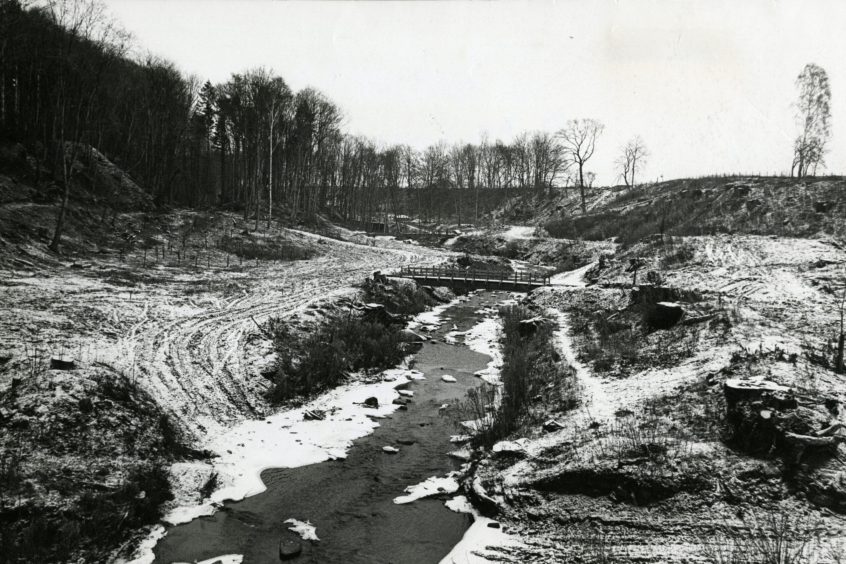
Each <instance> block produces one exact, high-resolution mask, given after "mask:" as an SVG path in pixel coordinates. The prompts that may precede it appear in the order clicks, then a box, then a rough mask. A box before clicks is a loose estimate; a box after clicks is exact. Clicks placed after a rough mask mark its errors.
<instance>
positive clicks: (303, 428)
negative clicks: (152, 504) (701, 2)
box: [164, 376, 410, 524]
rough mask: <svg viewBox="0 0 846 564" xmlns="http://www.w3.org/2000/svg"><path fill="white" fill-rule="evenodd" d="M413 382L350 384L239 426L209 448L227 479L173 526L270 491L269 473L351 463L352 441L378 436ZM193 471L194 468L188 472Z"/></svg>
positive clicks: (175, 513) (175, 517) (182, 511)
mask: <svg viewBox="0 0 846 564" xmlns="http://www.w3.org/2000/svg"><path fill="white" fill-rule="evenodd" d="M409 381H410V380H409V378H407V377H405V376H402V377H395V378H393V379H391V380H389V381H385V382H378V383H374V384H357V383H354V384H348V385H345V386H342V387H340V388H336V389H334V390H332V391H330V392H328V393H326V394H324V395H322V396H320V397H319V398H318V399H316V400H314V401H312V402H309V403H308V404H306V405H304V406H303V407H300V408H297V409H293V410H287V411H281V412H279V413H276V414H274V415H271V416H269V417H267V418H265V419H249V420H246V421H243V422H242V423H240V424H238V425H236V426H235V427H233V428H232V429H230V430H229V431H227V432H226V433H224V434H222V435H220V436H219V437H214V438H213V439H212V440H211V441H210V443H208V446H209V447H210V448H211V450H212V452H214V453H215V454H216V455H218V458H215V459H214V461H213V462H212V463H211V464H210V465H209V466H210V467H211V468H213V471H215V472H217V473H218V476H219V480H223V482H222V483H221V487H220V488H219V489H218V490H217V491H216V492H214V493H213V494H212V495H211V497H210V499H209V500H208V501H207V502H206V503H205V504H203V505H199V506H197V505H188V506H184V507H179V508H176V509H174V510H172V511H170V512H169V513H168V514H167V515H166V516H165V518H164V520H165V521H166V522H168V523H170V524H178V523H184V522H187V521H190V520H192V519H194V518H196V517H199V516H200V515H210V514H211V513H214V511H215V510H216V509H217V506H218V505H219V504H220V503H222V502H223V501H225V500H238V499H243V498H245V497H248V496H251V495H256V494H258V493H261V492H263V491H264V490H265V486H264V483H263V482H262V481H261V477H260V475H261V472H262V471H263V470H266V469H267V468H296V467H299V466H306V465H309V464H316V463H318V462H323V461H325V460H332V459H341V458H346V455H347V451H348V450H349V448H350V447H351V446H352V441H354V440H355V439H358V438H361V437H363V436H365V435H367V434H369V433H370V432H372V431H373V429H375V428H376V427H377V426H378V423H376V422H375V421H373V418H374V417H380V416H381V417H384V416H385V415H388V414H390V413H393V412H394V411H395V410H396V409H397V408H398V407H399V406H398V405H394V404H392V403H391V402H393V400H394V399H396V398H397V397H399V395H398V394H397V392H396V390H395V389H394V388H395V387H396V386H399V385H402V384H405V383H407V382H409ZM368 397H376V398H377V399H378V400H379V407H378V408H375V409H374V408H369V407H365V406H364V405H363V402H364V400H365V399H367V398H368ZM315 410H319V411H325V412H326V413H327V415H326V418H325V419H323V420H313V421H306V420H305V419H303V414H304V412H305V411H315ZM186 470H189V469H186Z"/></svg>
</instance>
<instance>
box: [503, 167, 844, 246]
mask: <svg viewBox="0 0 846 564" xmlns="http://www.w3.org/2000/svg"><path fill="white" fill-rule="evenodd" d="M580 206H581V202H580V200H579V198H578V193H577V191H576V190H565V191H564V192H563V193H562V194H558V195H555V196H553V197H549V196H541V197H538V196H533V197H529V198H516V199H513V200H511V201H510V202H509V203H508V204H507V205H506V206H504V207H503V208H502V209H501V210H500V211H499V212H498V213H497V214H496V215H497V218H498V219H499V220H500V221H501V222H503V223H532V224H535V225H541V226H545V227H546V228H547V229H548V230H549V232H550V234H551V235H553V236H555V237H563V238H574V239H575V238H582V239H588V240H599V239H607V238H610V237H619V238H620V239H619V242H621V243H626V242H633V241H636V240H638V239H640V238H642V237H644V236H648V235H652V234H656V233H658V234H660V233H665V234H667V235H708V234H716V233H749V234H760V235H783V236H798V237H806V236H813V235H817V234H822V233H826V234H829V235H834V236H838V237H843V236H845V235H846V222H844V220H843V218H844V217H846V178H843V177H822V178H804V179H796V178H787V177H759V176H733V177H707V178H701V179H681V180H670V181H666V182H660V183H657V184H650V185H643V186H640V187H638V188H636V189H626V188H624V187H619V186H618V187H614V188H597V189H593V190H590V191H589V192H588V199H587V206H586V207H587V213H584V214H583V213H581V207H580Z"/></svg>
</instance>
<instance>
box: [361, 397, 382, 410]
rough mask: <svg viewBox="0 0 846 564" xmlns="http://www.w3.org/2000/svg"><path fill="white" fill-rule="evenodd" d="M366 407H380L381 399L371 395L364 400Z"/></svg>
mask: <svg viewBox="0 0 846 564" xmlns="http://www.w3.org/2000/svg"><path fill="white" fill-rule="evenodd" d="M364 407H372V408H373V409H377V408H378V407H379V400H378V399H376V398H375V397H372V396H371V397H369V398H367V399H366V400H364Z"/></svg>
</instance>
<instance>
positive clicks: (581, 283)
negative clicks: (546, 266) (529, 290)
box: [549, 262, 596, 288]
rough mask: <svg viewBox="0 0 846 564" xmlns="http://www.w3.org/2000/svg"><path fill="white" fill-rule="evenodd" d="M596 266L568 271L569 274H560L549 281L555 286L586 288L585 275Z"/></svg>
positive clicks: (589, 265)
mask: <svg viewBox="0 0 846 564" xmlns="http://www.w3.org/2000/svg"><path fill="white" fill-rule="evenodd" d="M595 265H596V263H595V262H592V263H590V264H586V265H585V266H583V267H581V268H577V269H575V270H568V271H567V272H559V273H558V274H555V275H553V276H552V277H551V278H550V279H549V283H550V284H552V285H553V286H569V287H572V288H584V287H585V284H587V282H586V281H585V273H587V271H588V270H590V269H591V268H593V267H594V266H595Z"/></svg>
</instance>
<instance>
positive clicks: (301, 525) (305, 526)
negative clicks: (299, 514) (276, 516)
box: [285, 519, 320, 542]
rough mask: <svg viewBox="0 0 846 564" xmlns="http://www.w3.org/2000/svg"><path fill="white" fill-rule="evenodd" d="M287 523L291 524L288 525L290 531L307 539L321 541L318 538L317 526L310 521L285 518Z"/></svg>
mask: <svg viewBox="0 0 846 564" xmlns="http://www.w3.org/2000/svg"><path fill="white" fill-rule="evenodd" d="M285 524H287V525H291V526H290V527H288V530H289V531H294V532H295V533H297V534H298V535H300V538H302V539H303V540H307V541H315V542H316V541H319V540H320V539H319V538H317V527H315V526H314V525H312V524H311V523H310V522H308V521H300V520H298V519H285Z"/></svg>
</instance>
